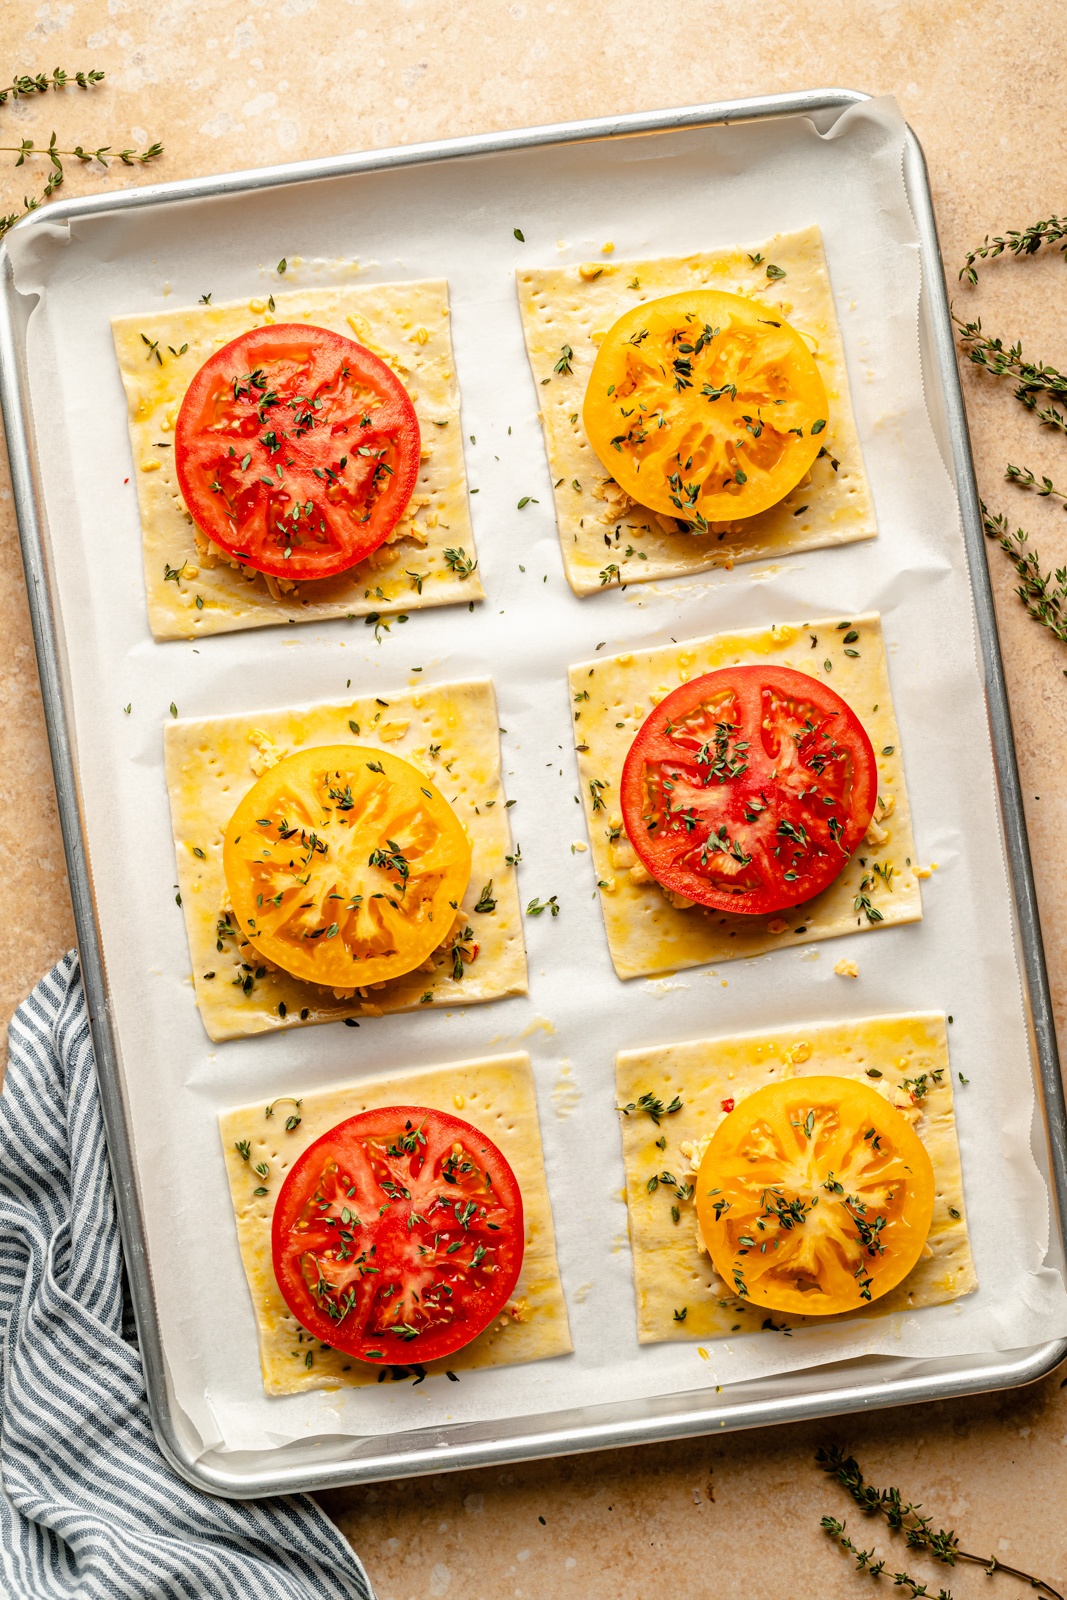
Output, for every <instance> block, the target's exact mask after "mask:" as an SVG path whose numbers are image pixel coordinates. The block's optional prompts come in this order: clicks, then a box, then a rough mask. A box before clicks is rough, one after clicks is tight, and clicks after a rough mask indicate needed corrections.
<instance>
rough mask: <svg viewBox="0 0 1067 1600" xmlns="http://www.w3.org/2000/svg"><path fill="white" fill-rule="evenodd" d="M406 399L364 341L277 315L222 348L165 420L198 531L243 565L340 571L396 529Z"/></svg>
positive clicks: (317, 574) (289, 573) (288, 572)
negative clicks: (172, 418)
mask: <svg viewBox="0 0 1067 1600" xmlns="http://www.w3.org/2000/svg"><path fill="white" fill-rule="evenodd" d="M419 452H420V437H419V423H418V418H417V417H416V415H415V408H414V406H413V405H412V403H411V400H410V398H409V396H408V394H407V391H406V390H405V388H404V386H403V384H402V383H401V382H400V379H399V378H398V377H397V376H396V374H395V373H394V372H393V371H392V370H391V369H390V368H389V367H388V366H387V365H386V364H385V362H384V361H382V360H380V359H379V358H378V356H376V355H373V354H372V353H371V351H369V350H366V349H364V347H363V346H362V345H360V344H356V342H355V340H353V339H346V338H344V337H342V335H341V334H339V333H334V332H332V331H331V330H330V329H328V328H318V327H313V326H311V325H310V324H307V323H302V322H300V323H296V322H292V323H289V322H279V323H275V324H273V325H270V326H267V327H263V328H253V329H251V330H250V331H249V332H247V333H242V334H240V335H239V336H238V338H236V339H233V340H231V341H230V343H229V344H226V345H223V347H222V349H221V350H217V351H216V352H215V354H214V355H213V356H210V357H209V358H208V360H207V361H205V362H204V365H203V366H202V367H201V368H200V370H199V372H197V374H196V376H195V377H194V378H193V381H192V383H191V384H190V385H189V388H188V389H187V391H186V394H185V399H184V400H183V401H182V406H181V410H180V412H179V413H178V420H177V423H176V425H175V429H174V464H175V470H176V472H177V475H178V485H179V487H180V489H181V492H182V495H183V497H184V500H185V503H186V505H187V506H188V508H189V511H190V512H191V514H192V517H193V520H194V522H195V523H196V524H197V526H198V527H199V528H200V530H201V532H202V533H204V534H206V535H207V537H208V538H209V539H211V540H212V541H213V542H214V543H215V544H217V545H219V546H220V547H221V548H222V549H223V550H225V551H226V552H227V554H228V555H230V556H232V557H233V558H234V559H235V560H237V561H239V562H240V563H241V564H242V565H244V566H247V567H252V568H254V569H255V570H256V571H257V572H263V573H267V574H269V575H271V576H272V577H276V578H288V579H291V580H292V581H294V582H296V581H301V580H304V579H308V578H328V577H332V576H333V575H334V574H336V573H338V572H346V571H347V570H348V569H349V568H350V567H353V566H355V565H356V563H357V562H359V561H362V560H363V559H364V557H365V556H368V555H370V554H371V552H372V551H374V550H377V548H378V546H379V545H380V544H382V543H383V542H384V540H385V539H386V538H387V537H388V535H389V534H390V533H391V532H392V530H393V529H394V528H395V526H396V524H397V522H398V521H399V520H400V517H401V516H402V515H403V512H404V509H405V507H406V506H407V503H408V501H409V500H410V499H411V495H412V491H413V490H414V488H415V482H416V479H417V477H418V471H419Z"/></svg>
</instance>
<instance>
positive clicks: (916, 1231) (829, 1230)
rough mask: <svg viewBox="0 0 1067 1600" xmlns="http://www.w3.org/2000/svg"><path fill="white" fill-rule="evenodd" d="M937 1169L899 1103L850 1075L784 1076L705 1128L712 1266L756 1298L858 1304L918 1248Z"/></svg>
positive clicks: (820, 1310) (842, 1306) (832, 1306)
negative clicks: (708, 1139) (711, 1127)
mask: <svg viewBox="0 0 1067 1600" xmlns="http://www.w3.org/2000/svg"><path fill="white" fill-rule="evenodd" d="M934 1191H935V1182H934V1169H933V1165H932V1163H931V1161H930V1156H929V1154H928V1152H927V1150H926V1147H925V1146H924V1145H923V1143H922V1141H921V1139H920V1138H919V1136H918V1134H917V1133H916V1132H915V1129H914V1128H913V1127H912V1125H911V1123H910V1122H908V1120H907V1118H906V1117H904V1116H902V1114H901V1113H900V1112H899V1111H898V1110H897V1109H896V1107H895V1106H892V1105H890V1104H889V1102H888V1101H887V1100H886V1099H885V1098H884V1097H883V1096H882V1095H880V1094H879V1093H878V1091H877V1090H876V1089H873V1088H871V1087H870V1086H869V1085H867V1084H865V1083H860V1082H858V1081H857V1080H855V1079H853V1078H833V1077H816V1076H812V1077H802V1078H787V1079H785V1080H783V1081H781V1082H778V1083H769V1084H766V1085H765V1086H764V1087H763V1088H762V1089H757V1090H756V1091H755V1092H754V1093H753V1094H750V1095H748V1096H746V1098H745V1099H743V1100H742V1101H741V1102H740V1103H739V1105H738V1106H737V1107H736V1109H735V1110H733V1111H731V1112H730V1113H729V1115H728V1116H727V1117H725V1118H724V1120H723V1121H722V1122H721V1123H720V1124H719V1126H718V1128H717V1129H716V1131H715V1133H714V1134H713V1135H712V1139H711V1143H710V1144H709V1145H708V1148H707V1150H706V1151H705V1153H704V1156H703V1159H702V1160H701V1163H700V1170H699V1172H698V1174H697V1183H696V1202H697V1220H698V1223H699V1226H700V1231H701V1233H702V1235H703V1238H704V1242H705V1244H706V1245H707V1247H708V1250H709V1251H710V1253H711V1258H712V1261H713V1262H714V1263H715V1268H716V1271H717V1272H718V1273H719V1275H720V1276H721V1277H722V1279H723V1281H724V1282H725V1283H726V1285H727V1287H728V1288H729V1289H730V1290H731V1292H732V1293H734V1294H738V1295H740V1296H741V1298H742V1299H746V1300H750V1301H752V1303H753V1304H755V1305H759V1306H766V1307H768V1308H769V1309H771V1310H775V1311H788V1312H796V1313H799V1314H800V1315H803V1316H822V1315H832V1314H834V1313H837V1312H841V1311H856V1310H859V1309H860V1308H861V1307H863V1306H864V1305H868V1304H870V1303H871V1301H873V1300H877V1299H878V1298H879V1296H881V1295H884V1294H886V1293H887V1292H888V1291H889V1290H890V1289H893V1288H895V1287H896V1285H897V1284H898V1283H900V1282H901V1281H902V1280H903V1279H904V1278H905V1277H906V1276H907V1275H908V1273H909V1272H910V1271H911V1269H912V1267H914V1265H915V1263H916V1262H917V1261H918V1259H919V1256H920V1255H921V1254H922V1249H923V1246H924V1245H925V1243H926V1239H927V1235H928V1234H929V1232H930V1223H931V1221H932V1219H933V1212H934Z"/></svg>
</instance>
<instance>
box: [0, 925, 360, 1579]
mask: <svg viewBox="0 0 1067 1600" xmlns="http://www.w3.org/2000/svg"><path fill="white" fill-rule="evenodd" d="M9 1039H10V1047H11V1053H10V1063H9V1066H8V1069H7V1078H6V1080H5V1082H4V1086H3V1093H2V1094H0V1477H2V1482H0V1590H2V1592H3V1594H4V1596H5V1597H8V1596H9V1597H11V1600H39V1597H40V1600H60V1597H62V1600H216V1597H218V1600H223V1597H225V1600H231V1597H232V1600H354V1597H355V1600H373V1596H372V1593H371V1588H370V1584H369V1582H368V1580H367V1575H366V1573H365V1572H364V1570H363V1567H362V1565H361V1563H360V1562H359V1560H358V1559H357V1558H356V1556H355V1555H354V1554H353V1553H352V1551H351V1549H350V1548H349V1546H348V1545H347V1544H346V1543H345V1541H344V1539H343V1538H342V1537H341V1535H340V1533H339V1532H338V1531H337V1529H336V1528H335V1527H334V1525H333V1523H332V1522H330V1520H329V1519H328V1518H327V1517H326V1515H325V1514H324V1513H323V1512H322V1511H321V1510H320V1509H319V1507H318V1506H317V1505H316V1504H315V1502H314V1501H313V1500H311V1499H310V1498H308V1497H306V1496H303V1495H292V1496H288V1497H286V1498H284V1499H281V1498H279V1499H275V1500H261V1501H248V1502H239V1501H232V1500H216V1499H213V1498H212V1497H211V1496H210V1495H206V1494H203V1493H201V1492H200V1491H198V1490H196V1489H192V1488H190V1486H189V1485H188V1484H187V1483H185V1482H184V1481H183V1480H182V1479H181V1478H179V1477H177V1476H176V1474H175V1473H174V1472H173V1471H172V1470H171V1468H170V1467H169V1466H168V1465H167V1463H166V1462H165V1461H164V1460H163V1457H162V1456H161V1455H160V1453H159V1450H158V1448H157V1446H156V1442H155V1439H154V1437H153V1434H152V1427H151V1423H150V1422H149V1418H148V1406H147V1403H146V1401H145V1390H144V1379H143V1377H142V1374H141V1361H140V1356H139V1354H138V1350H137V1341H136V1336H135V1334H134V1332H133V1329H132V1325H131V1323H130V1320H129V1317H128V1313H127V1314H126V1315H125V1316H124V1298H125V1297H124V1292H123V1289H124V1285H123V1263H122V1250H121V1246H120V1244H119V1234H118V1226H117V1223H116V1219H115V1202H114V1196H113V1193H112V1188H111V1174H110V1172H109V1170H108V1163H107V1155H106V1152H105V1148H104V1130H103V1124H102V1122H101V1117H100V1102H99V1099H98V1096H97V1087H96V1075H95V1072H94V1070H93V1053H92V1042H91V1039H90V1036H89V1024H88V1019H87V1015H86V1005H85V995H84V992H83V990H82V983H81V973H80V970H79V966H78V957H77V954H76V953H75V952H72V953H71V954H70V955H68V956H66V957H65V958H64V959H63V960H62V961H61V962H60V963H59V965H58V966H57V967H55V968H54V970H53V971H52V972H50V973H49V974H48V976H47V978H43V979H42V980H41V982H40V983H39V984H38V985H37V987H36V989H35V990H34V991H33V993H32V994H31V995H30V997H29V999H28V1000H27V1001H26V1002H25V1004H24V1005H22V1006H20V1007H19V1009H18V1011H17V1012H16V1013H15V1016H14V1018H13V1020H12V1023H11V1028H10V1032H9Z"/></svg>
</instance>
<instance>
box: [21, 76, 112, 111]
mask: <svg viewBox="0 0 1067 1600" xmlns="http://www.w3.org/2000/svg"><path fill="white" fill-rule="evenodd" d="M103 76H104V74H103V73H102V72H101V71H100V70H99V69H98V68H96V67H94V68H93V69H92V71H91V72H76V73H75V74H74V76H73V78H71V76H70V74H69V73H66V72H64V71H63V68H62V67H56V69H55V70H54V72H53V73H52V74H51V76H49V74H48V73H47V72H37V73H34V74H33V75H32V76H30V75H29V74H23V75H21V76H20V77H17V78H16V79H15V81H14V83H9V84H8V86H7V88H6V89H0V106H2V105H4V103H5V102H6V101H7V99H8V96H10V97H11V99H12V100H19V99H22V98H23V97H25V96H27V95H31V94H47V93H48V91H49V89H66V88H67V87H68V86H69V85H70V84H71V83H76V84H77V85H78V88H79V89H88V87H89V85H90V84H92V83H99V82H100V80H101V79H102V78H103Z"/></svg>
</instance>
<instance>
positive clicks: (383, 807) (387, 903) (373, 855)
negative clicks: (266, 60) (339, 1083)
mask: <svg viewBox="0 0 1067 1600" xmlns="http://www.w3.org/2000/svg"><path fill="white" fill-rule="evenodd" d="M223 869H224V871H225V874H226V884H227V887H228V889H229V891H230V899H231V901H232V904H233V909H234V912H235V914H236V917H237V924H238V927H239V928H240V930H241V935H242V937H243V938H245V939H247V940H248V942H249V943H250V944H251V945H252V946H253V948H254V949H256V950H258V951H259V953H260V955H262V956H266V958H267V960H268V961H273V962H274V963H275V965H277V966H279V967H281V968H282V970H283V971H285V972H289V973H292V975H293V976H294V977H296V978H303V979H305V980H306V981H307V982H309V983H318V984H322V985H324V986H327V987H330V988H334V989H340V990H346V989H347V990H352V989H356V988H362V987H363V986H365V985H366V984H370V983H382V982H385V981H386V980H387V979H389V978H397V977H402V976H403V975H404V974H405V973H408V972H413V971H414V970H415V968H416V967H417V966H419V965H420V964H421V963H422V962H423V961H425V960H426V959H427V957H428V956H429V955H430V954H431V952H432V951H434V950H435V949H436V948H437V946H438V945H439V944H442V943H443V942H444V940H445V939H446V938H447V937H448V934H449V933H450V932H451V930H452V925H453V922H454V921H455V918H456V910H457V907H458V905H459V903H460V901H461V900H462V898H463V895H464V893H465V892H466V888H467V884H468V882H469V881H470V870H471V846H470V840H469V839H468V838H467V835H466V833H465V832H464V830H463V825H462V823H461V822H460V820H459V818H458V817H457V816H456V813H455V812H454V811H453V809H452V807H451V805H450V804H449V802H448V801H447V800H446V799H445V797H444V795H443V794H441V793H440V791H439V790H438V789H437V788H436V787H435V786H434V785H433V784H432V783H431V782H430V780H429V778H427V777H426V775H425V773H423V772H420V771H419V769H418V768H417V767H413V766H412V765H411V763H410V762H409V761H404V760H402V758H401V757H400V756H394V755H390V754H389V753H388V752H386V751H384V750H375V749H373V748H371V747H370V746H362V745H316V746H313V747H312V748H311V749H310V750H300V751H297V752H296V753H295V754H294V755H291V756H286V757H285V758H284V760H282V761H279V762H278V763H277V765H276V766H273V767H271V768H270V769H269V770H268V771H267V772H265V773H264V774H263V776H262V777H261V778H260V779H259V780H258V781H257V782H256V783H255V784H253V786H252V788H251V789H250V790H249V791H248V793H247V794H246V795H245V797H244V799H243V800H242V801H241V803H240V805H239V806H238V807H237V809H236V811H235V812H234V814H233V816H232V817H231V818H230V821H229V824H228V826H227V829H226V838H225V841H224V844H223Z"/></svg>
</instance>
